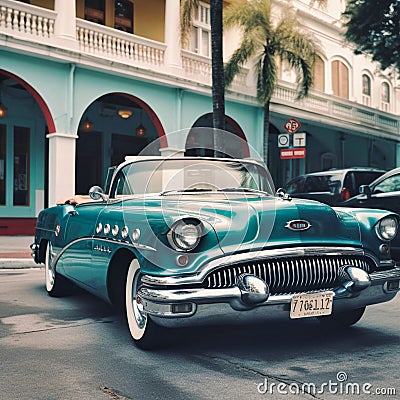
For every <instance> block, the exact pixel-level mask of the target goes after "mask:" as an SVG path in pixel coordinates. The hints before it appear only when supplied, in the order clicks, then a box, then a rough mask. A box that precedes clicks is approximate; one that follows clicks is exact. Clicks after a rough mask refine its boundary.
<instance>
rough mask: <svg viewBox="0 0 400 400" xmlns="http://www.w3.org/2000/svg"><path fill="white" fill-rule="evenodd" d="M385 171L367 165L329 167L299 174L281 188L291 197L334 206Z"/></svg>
mask: <svg viewBox="0 0 400 400" xmlns="http://www.w3.org/2000/svg"><path fill="white" fill-rule="evenodd" d="M385 172H386V171H385V170H383V169H376V168H367V167H353V168H346V169H331V170H328V171H321V172H313V173H309V174H305V175H300V176H298V177H296V178H294V179H292V180H290V181H289V182H288V183H286V185H284V186H283V189H284V190H285V192H286V193H287V194H289V195H290V196H291V197H298V198H301V199H310V200H317V201H321V202H323V203H326V204H329V205H331V206H336V205H341V204H342V203H343V202H344V201H346V200H348V199H350V198H351V197H353V196H356V195H357V193H358V188H359V187H360V186H361V185H368V184H369V183H371V182H372V181H373V180H374V179H376V178H378V177H379V176H381V175H382V174H384V173H385Z"/></svg>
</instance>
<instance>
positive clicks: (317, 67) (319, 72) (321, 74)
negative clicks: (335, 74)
mask: <svg viewBox="0 0 400 400" xmlns="http://www.w3.org/2000/svg"><path fill="white" fill-rule="evenodd" d="M313 89H315V90H319V91H321V92H324V91H325V63H324V60H323V59H322V58H321V57H319V56H316V57H315V63H314V70H313Z"/></svg>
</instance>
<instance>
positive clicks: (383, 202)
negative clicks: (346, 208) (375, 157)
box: [357, 173, 400, 213]
mask: <svg viewBox="0 0 400 400" xmlns="http://www.w3.org/2000/svg"><path fill="white" fill-rule="evenodd" d="M370 187H371V195H362V194H361V195H358V196H357V203H358V207H366V208H379V209H382V210H390V211H394V212H396V213H400V173H398V174H395V175H392V176H389V177H387V178H385V179H382V180H381V181H378V182H376V183H374V184H373V185H371V186H370Z"/></svg>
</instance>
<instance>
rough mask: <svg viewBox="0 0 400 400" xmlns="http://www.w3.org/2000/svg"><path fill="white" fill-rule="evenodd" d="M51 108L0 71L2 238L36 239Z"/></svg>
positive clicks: (51, 129) (43, 198)
mask: <svg viewBox="0 0 400 400" xmlns="http://www.w3.org/2000/svg"><path fill="white" fill-rule="evenodd" d="M54 131H55V125H54V121H53V118H52V116H51V114H50V111H49V108H48V106H47V104H46V103H45V101H44V100H43V98H42V97H41V96H40V95H39V94H38V92H37V91H36V90H35V89H34V88H33V87H32V86H30V85H29V84H28V83H27V82H25V81H24V80H23V79H21V78H20V77H18V76H16V75H14V74H13V73H10V72H8V71H4V70H0V235H32V234H33V233H34V231H35V225H36V216H37V213H38V211H40V210H41V209H43V208H44V207H46V206H47V197H48V196H47V185H48V181H47V178H46V177H47V175H48V156H47V153H48V151H47V148H48V147H47V141H46V135H47V134H48V133H53V132H54Z"/></svg>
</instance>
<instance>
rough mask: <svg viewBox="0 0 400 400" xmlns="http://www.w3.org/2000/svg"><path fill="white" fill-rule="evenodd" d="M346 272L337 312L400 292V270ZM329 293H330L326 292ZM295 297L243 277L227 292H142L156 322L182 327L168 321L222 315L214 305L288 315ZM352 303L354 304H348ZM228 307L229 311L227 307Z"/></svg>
mask: <svg viewBox="0 0 400 400" xmlns="http://www.w3.org/2000/svg"><path fill="white" fill-rule="evenodd" d="M346 271H347V273H348V276H349V278H350V279H349V280H348V281H346V282H344V283H343V284H342V285H341V286H340V287H337V288H334V289H331V291H333V296H334V310H335V311H336V312H337V311H339V312H340V311H341V310H348V309H356V308H360V307H363V306H366V305H369V304H376V303H381V302H385V301H389V300H391V299H392V298H393V297H394V296H395V295H396V293H397V292H398V291H399V286H400V268H399V267H395V268H392V269H390V270H386V271H377V272H373V273H371V274H367V273H366V272H365V271H364V270H362V269H359V268H355V267H348V268H347V270H346ZM145 277H146V276H145ZM147 277H148V276H147ZM326 290H329V289H324V291H326ZM295 294H296V293H290V294H271V295H270V294H269V292H268V286H267V285H266V284H265V282H264V281H263V280H261V279H260V278H257V277H255V276H253V275H250V274H244V275H243V276H241V278H240V279H238V281H237V285H235V286H232V287H229V288H223V289H222V288H221V289H204V288H190V287H187V286H186V287H182V288H172V289H171V288H170V289H164V288H160V287H154V286H153V287H152V286H148V285H146V284H144V285H143V286H142V287H141V288H140V290H139V292H138V295H139V296H140V298H141V300H142V303H143V306H144V309H145V311H146V312H147V313H148V314H150V315H151V316H152V317H153V319H155V320H156V322H158V323H159V324H161V325H166V326H175V325H177V326H178V325H182V324H180V323H178V324H173V323H172V324H171V323H168V322H166V323H165V321H166V320H168V319H169V320H170V322H172V320H183V319H190V320H192V319H195V318H196V316H197V314H201V313H200V312H199V311H200V310H201V309H207V313H210V312H215V315H217V314H219V313H220V309H218V312H216V311H211V310H212V309H213V308H212V307H211V308H210V307H209V306H210V305H215V306H217V305H224V306H225V307H224V310H225V311H224V313H225V314H226V313H227V312H228V313H231V314H234V315H237V314H238V313H236V311H249V312H251V311H253V310H255V309H260V308H262V307H264V306H269V307H268V308H270V307H274V306H276V308H277V309H280V310H283V311H288V310H289V306H290V302H291V300H292V297H293V296H294V295H295ZM349 299H351V301H346V300H349ZM227 305H228V307H226V306H227ZM205 306H207V307H205ZM229 306H230V307H229ZM207 313H206V314H207ZM239 314H242V313H239ZM245 314H246V313H245ZM204 317H205V318H207V315H204V312H203V318H204ZM210 317H211V315H210ZM235 318H236V317H235Z"/></svg>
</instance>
